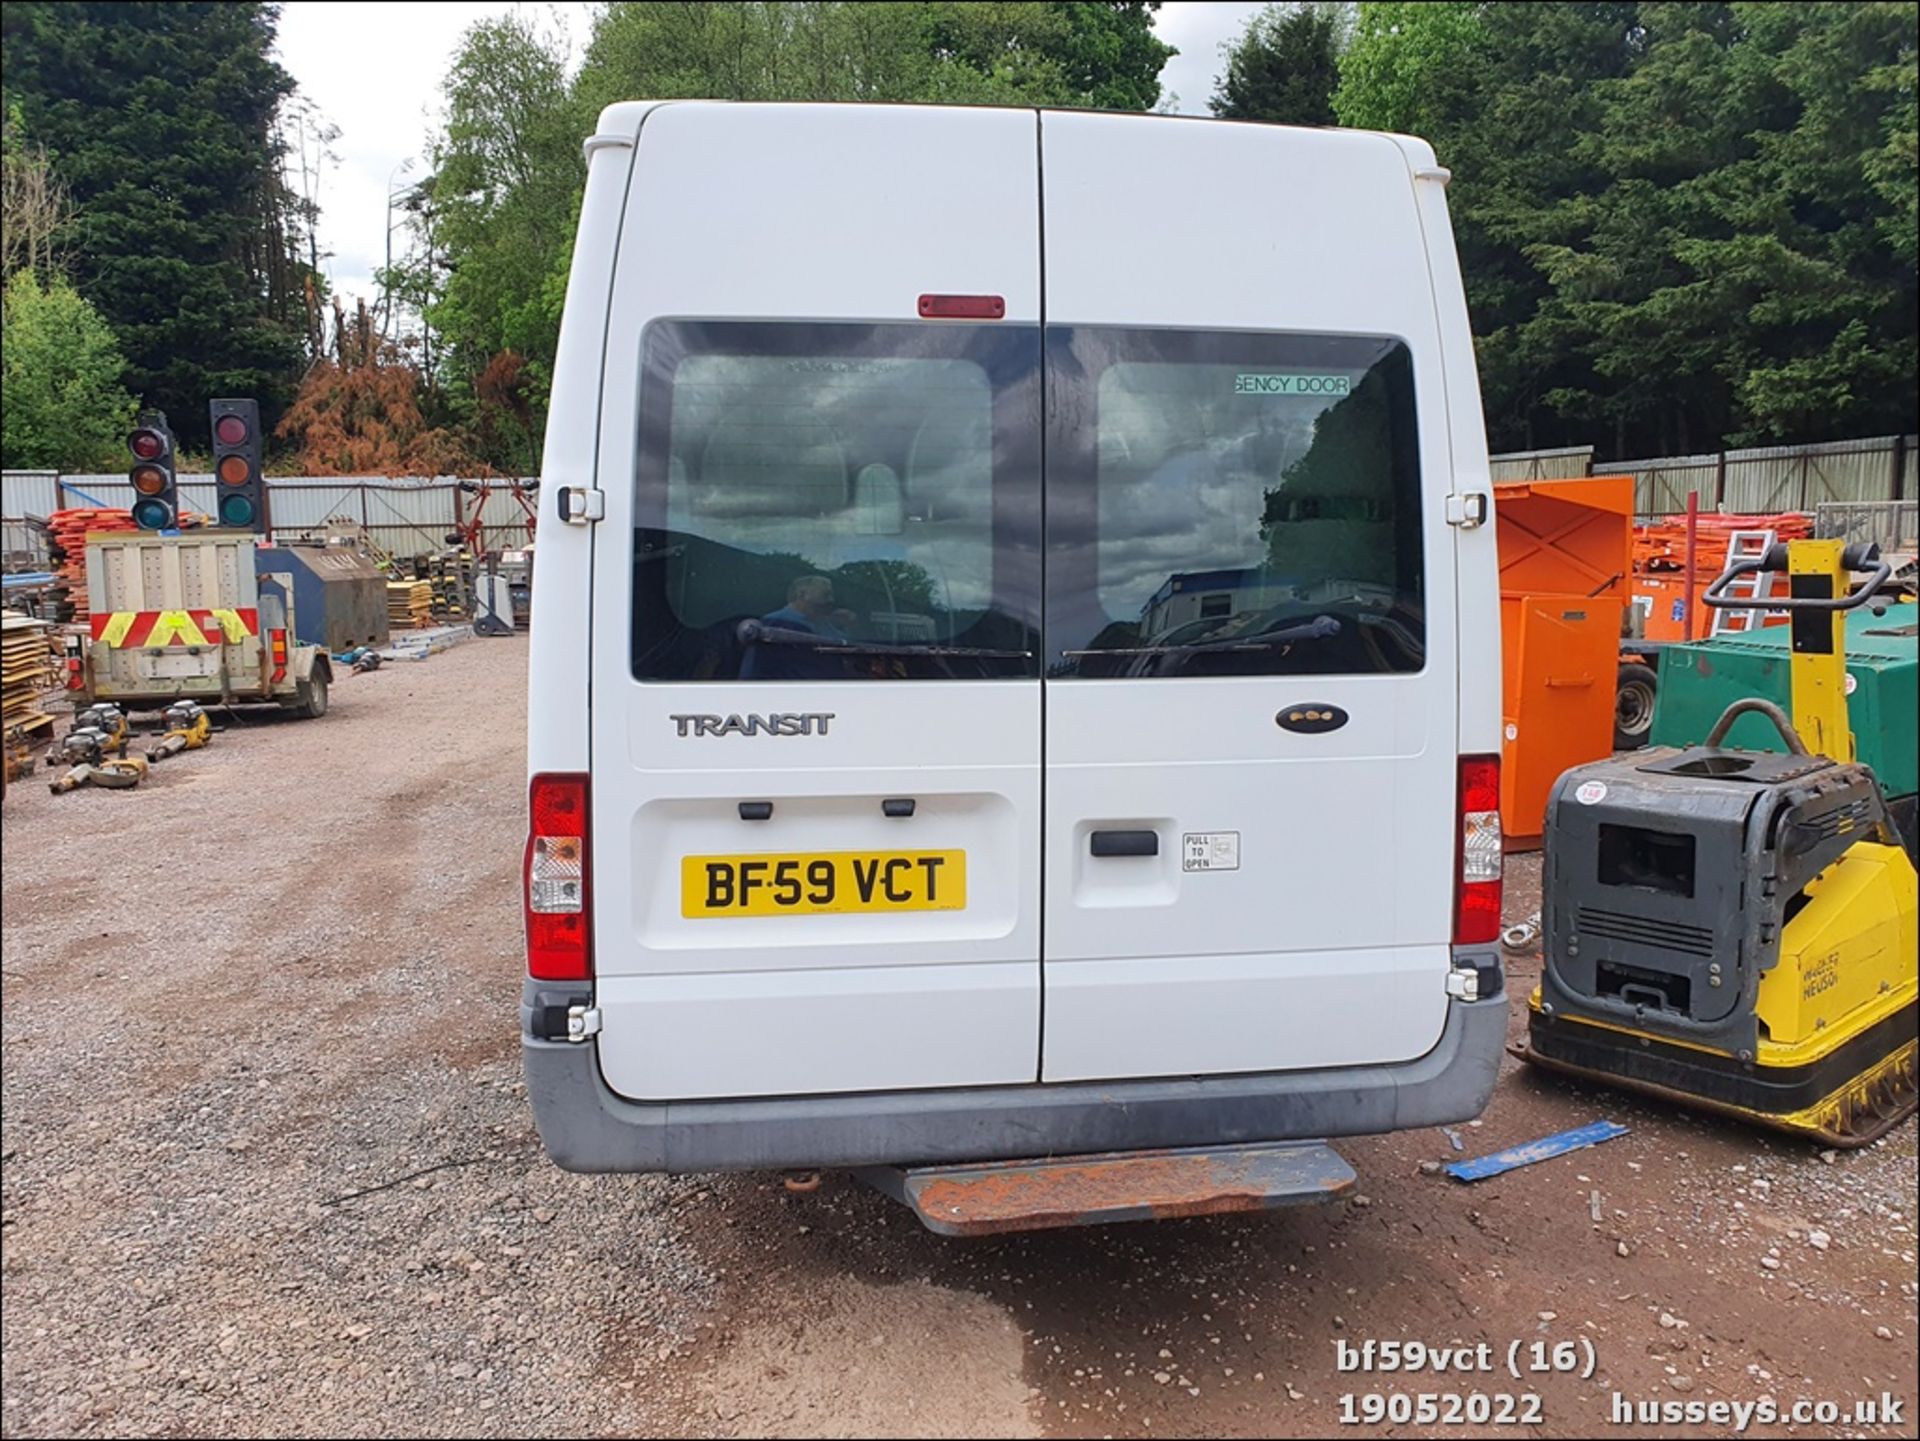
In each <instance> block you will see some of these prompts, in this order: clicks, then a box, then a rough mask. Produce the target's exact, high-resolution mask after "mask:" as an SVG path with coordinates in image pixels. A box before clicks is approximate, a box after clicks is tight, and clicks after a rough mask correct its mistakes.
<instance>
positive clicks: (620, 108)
mask: <svg viewBox="0 0 1920 1441" xmlns="http://www.w3.org/2000/svg"><path fill="white" fill-rule="evenodd" d="M663 105H739V106H743V107H755V108H759V109H767V110H776V109H778V110H793V109H798V108H802V107H805V108H812V109H825V108H827V107H829V106H831V107H833V108H835V109H840V108H844V107H847V106H855V107H868V108H872V109H875V110H895V109H902V108H912V109H934V110H979V111H985V112H1000V111H1007V110H1023V111H1029V112H1031V113H1033V114H1036V115H1041V114H1051V115H1061V114H1067V115H1104V116H1111V117H1112V118H1113V119H1114V120H1116V121H1122V120H1124V121H1142V120H1148V121H1167V122H1175V121H1179V122H1184V123H1187V124H1200V125H1222V126H1224V125H1233V126H1249V125H1251V126H1259V127H1260V128H1262V129H1267V130H1312V131H1315V132H1316V133H1321V134H1327V133H1333V134H1344V135H1352V136H1354V137H1356V138H1358V137H1360V136H1368V137H1379V138H1383V139H1387V140H1391V141H1392V142H1393V143H1394V144H1395V145H1397V146H1399V147H1400V150H1401V152H1402V153H1403V154H1405V156H1406V157H1407V163H1408V165H1409V166H1410V167H1411V168H1412V169H1413V171H1414V172H1415V174H1417V175H1420V176H1421V177H1422V178H1430V179H1436V180H1446V179H1448V178H1449V176H1448V173H1447V172H1446V171H1445V170H1443V169H1441V168H1440V166H1439V164H1438V162H1437V161H1436V159H1435V157H1434V153H1433V147H1432V146H1431V145H1429V144H1428V143H1427V142H1426V141H1425V140H1422V139H1420V138H1419V137H1418V136H1416V135H1399V134H1395V133H1393V132H1391V131H1385V130H1354V129H1350V128H1349V127H1347V126H1340V125H1326V126H1316V125H1271V124H1268V123H1267V122H1265V121H1259V120H1222V119H1220V118H1218V117H1216V116H1211V115H1162V114H1154V113H1142V112H1141V111H1138V110H1094V109H1084V110H1081V109H1071V108H1068V107H1064V106H1058V105H1046V106H1028V105H941V104H935V103H932V102H928V101H897V100H888V101H867V100H717V99H710V98H706V99H703V98H683V99H678V100H620V101H616V102H615V103H614V104H612V105H609V106H607V107H606V108H605V109H604V110H602V111H601V112H600V121H599V124H598V125H597V126H596V127H595V133H594V136H593V137H592V139H591V140H589V141H588V149H589V153H591V151H592V149H593V148H595V146H594V142H595V141H598V142H600V143H601V144H608V143H612V144H619V143H622V142H625V143H631V142H632V141H633V140H634V139H635V138H637V137H638V135H639V133H640V124H641V122H642V121H643V120H645V119H646V117H647V115H648V113H649V112H650V111H653V110H656V109H658V108H660V107H661V106H663Z"/></svg>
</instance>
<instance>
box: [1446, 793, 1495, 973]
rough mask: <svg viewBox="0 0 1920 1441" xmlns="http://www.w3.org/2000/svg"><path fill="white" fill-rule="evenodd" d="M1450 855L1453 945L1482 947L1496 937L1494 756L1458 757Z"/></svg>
mask: <svg viewBox="0 0 1920 1441" xmlns="http://www.w3.org/2000/svg"><path fill="white" fill-rule="evenodd" d="M1457 844H1458V846H1459V852H1458V854H1457V855H1456V857H1455V868H1454V875H1455V878H1456V879H1455V885H1454V899H1453V941H1454V944H1455V945H1459V946H1478V945H1485V944H1488V943H1490V942H1492V941H1494V940H1496V939H1498V938H1499V935H1500V874H1501V869H1502V864H1501V863H1502V852H1501V844H1502V843H1501V836H1500V757H1499V756H1461V757H1460V837H1459V841H1458V843H1457Z"/></svg>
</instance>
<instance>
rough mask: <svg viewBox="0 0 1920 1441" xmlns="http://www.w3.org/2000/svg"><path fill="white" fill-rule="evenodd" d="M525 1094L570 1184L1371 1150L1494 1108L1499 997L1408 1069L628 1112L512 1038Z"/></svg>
mask: <svg viewBox="0 0 1920 1441" xmlns="http://www.w3.org/2000/svg"><path fill="white" fill-rule="evenodd" d="M522 1029H523V1035H522V1043H523V1055H524V1058H525V1062H526V1072H527V1094H528V1096H529V1098H530V1099H531V1100H532V1102H533V1112H534V1118H535V1120H536V1122H537V1123H538V1125H539V1128H540V1139H541V1140H542V1141H543V1142H545V1144H546V1147H547V1151H548V1153H549V1154H550V1155H551V1156H552V1157H553V1159H554V1162H555V1163H556V1164H557V1165H559V1166H561V1167H563V1168H564V1169H566V1170H569V1171H670V1172H688V1171H752V1170H777V1169H783V1168H814V1167H847V1166H884V1165H924V1164H931V1163H936V1162H955V1161H993V1160H1012V1159H1021V1158H1027V1157H1038V1156H1073V1155H1088V1154H1091V1153H1094V1152H1098V1151H1130V1150H1140V1149H1146V1148H1150V1147H1161V1146H1218V1145H1237V1144H1241V1143H1245V1142H1256V1141H1286V1140H1295V1139H1306V1138H1322V1137H1330V1136H1357V1135H1370V1134H1375V1133H1378V1132H1383V1131H1401V1130H1407V1129H1410V1128H1412V1127H1416V1126H1436V1125H1446V1124H1451V1123H1453V1122H1456V1121H1465V1120H1470V1119H1472V1118H1473V1117H1474V1116H1477V1115H1479V1114H1480V1112H1481V1111H1482V1110H1483V1109H1484V1108H1485V1106H1486V1104H1487V1099H1488V1097H1489V1096H1491V1095H1492V1094H1493V1084H1494V1080H1495V1078H1496V1077H1497V1076H1498V1075H1499V1072H1500V1056H1501V1051H1502V1047H1503V1046H1504V1045H1505V1044H1506V1035H1507V1002H1506V997H1505V995H1504V993H1503V994H1500V995H1496V996H1492V997H1489V998H1487V999H1484V1000H1477V1001H1452V1002H1449V1004H1448V1008H1447V1021H1446V1026H1445V1028H1444V1029H1443V1030H1442V1031H1441V1034H1440V1040H1439V1042H1438V1043H1437V1044H1436V1045H1435V1046H1434V1048H1433V1049H1432V1050H1431V1051H1429V1052H1427V1054H1426V1055H1424V1056H1421V1057H1420V1058H1419V1059H1417V1060H1413V1061H1406V1062H1402V1063H1400V1064H1397V1065H1389V1066H1363V1067H1354V1068H1352V1069H1348V1070H1335V1071H1276V1072H1267V1073H1263V1074H1259V1075H1247V1076H1213V1077H1207V1078H1205V1079H1171V1080H1150V1081H1122V1082H1095V1083H1081V1082H1076V1083H1072V1084H1063V1085H1031V1086H993V1087H982V1088H978V1089H969V1090H948V1091H874V1092H865V1093H861V1094H857V1095H838V1096H797V1097H796V1096H785V1097H774V1098H770V1099H764V1100H740V1101H629V1100H626V1099H624V1098H622V1097H620V1096H617V1095H615V1094H614V1093H613V1092H612V1091H610V1090H609V1089H608V1088H607V1084H606V1082H605V1081H604V1080H602V1079H601V1076H600V1067H599V1063H598V1058H597V1055H596V1051H597V1047H596V1046H595V1045H594V1044H592V1043H591V1042H588V1043H574V1042H567V1041H543V1040H537V1039H535V1038H534V1037H533V1036H532V1035H531V1034H528V1033H527V1027H526V1026H524V1025H523V1028H522Z"/></svg>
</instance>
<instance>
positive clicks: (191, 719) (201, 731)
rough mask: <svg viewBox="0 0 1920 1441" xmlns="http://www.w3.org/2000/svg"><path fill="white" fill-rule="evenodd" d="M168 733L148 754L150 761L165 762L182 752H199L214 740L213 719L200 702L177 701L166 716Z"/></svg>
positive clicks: (167, 711)
mask: <svg viewBox="0 0 1920 1441" xmlns="http://www.w3.org/2000/svg"><path fill="white" fill-rule="evenodd" d="M164 719H165V722H166V727H167V733H166V734H165V735H164V736H162V737H161V738H160V739H159V741H158V742H157V743H156V744H155V745H154V746H153V748H152V749H151V750H149V751H148V752H147V759H148V760H150V761H163V760H165V759H166V758H167V757H168V756H172V755H178V754H179V753H180V752H181V751H197V750H199V749H200V748H201V747H202V746H204V745H205V744H206V743H207V742H208V741H210V740H211V739H213V717H212V716H210V715H208V714H207V711H206V707H204V706H202V705H201V704H200V703H199V702H198V701H191V700H183V701H175V702H174V703H173V704H172V705H170V706H168V707H167V709H166V714H165V717H164Z"/></svg>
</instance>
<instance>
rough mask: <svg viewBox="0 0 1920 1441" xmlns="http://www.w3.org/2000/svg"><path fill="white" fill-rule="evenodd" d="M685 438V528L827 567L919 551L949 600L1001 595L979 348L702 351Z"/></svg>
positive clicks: (681, 524)
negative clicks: (959, 355) (936, 355)
mask: <svg viewBox="0 0 1920 1441" xmlns="http://www.w3.org/2000/svg"><path fill="white" fill-rule="evenodd" d="M670 451H671V458H670V460H669V464H668V487H667V489H668V496H667V511H668V517H667V519H668V525H669V527H670V528H672V529H674V530H678V531H683V532H686V533H690V534H697V535H699V536H701V537H703V538H704V539H706V540H709V541H712V542H714V543H716V544H719V545H722V546H728V547H733V548H735V549H738V550H745V551H751V552H756V553H759V554H763V555H773V554H779V555H797V556H801V557H804V558H805V559H806V561H807V563H808V564H809V565H810V566H811V567H812V568H813V569H816V570H818V571H821V572H830V571H833V570H836V569H838V568H840V567H842V566H846V565H851V564H856V563H858V562H862V561H880V562H905V563H909V564H911V565H915V566H918V567H920V568H921V569H922V570H924V571H925V572H926V574H927V575H928V576H929V577H930V578H931V581H932V589H933V603H934V605H935V606H936V608H938V609H941V610H947V609H954V610H979V609H983V608H985V607H987V606H988V605H990V604H991V603H992V600H993V591H992V583H993V552H992V546H993V396H992V390H991V387H990V385H989V382H988V378H987V375H986V372H985V370H984V369H983V368H982V367H981V366H980V365H979V364H977V363H976V362H973V361H968V360H925V359H894V358H876V359H857V360H841V359H835V358H793V357H777V356H738V355H699V356H690V357H688V358H687V359H686V360H684V361H683V362H682V363H681V364H680V366H679V368H678V370H677V372H676V374H675V376H674V381H673V403H672V419H671V432H670ZM696 619H698V618H696Z"/></svg>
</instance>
